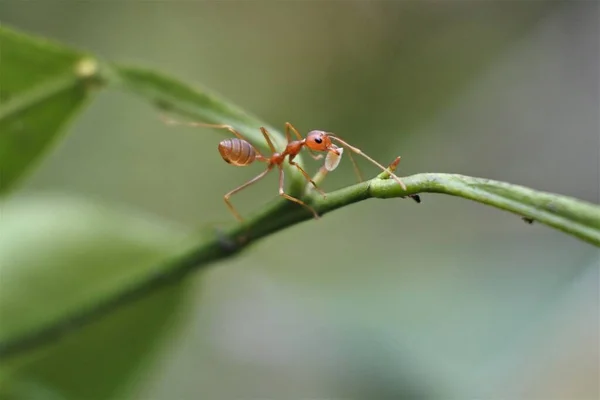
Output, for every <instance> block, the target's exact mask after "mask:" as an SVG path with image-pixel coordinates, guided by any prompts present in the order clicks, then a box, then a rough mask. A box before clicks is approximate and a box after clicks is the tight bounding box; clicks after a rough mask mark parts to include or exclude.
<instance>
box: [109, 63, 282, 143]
mask: <svg viewBox="0 0 600 400" xmlns="http://www.w3.org/2000/svg"><path fill="white" fill-rule="evenodd" d="M117 72H118V75H119V78H120V81H119V83H120V84H121V85H122V86H123V87H124V88H125V89H126V90H128V91H131V92H133V93H135V94H137V95H141V96H142V97H144V98H145V99H147V100H150V101H151V102H152V103H154V104H155V105H156V106H158V107H159V108H162V109H164V110H165V111H166V112H173V113H177V114H180V115H183V116H188V117H191V118H195V119H194V120H192V121H191V122H203V123H209V124H228V125H231V126H233V127H234V128H235V129H236V130H237V131H239V132H240V133H242V135H244V136H246V137H247V138H248V139H250V140H251V141H252V143H253V144H254V145H255V146H257V147H259V148H262V149H264V150H265V151H267V152H270V150H269V147H268V146H267V143H266V141H265V138H264V137H263V135H262V133H261V132H260V130H259V128H260V127H261V126H264V127H265V128H267V129H268V130H269V133H270V134H271V136H273V139H274V142H275V145H276V146H280V147H282V148H283V146H285V143H286V140H285V139H284V137H283V135H282V134H281V132H280V131H279V130H277V129H275V128H273V127H271V126H269V125H267V124H266V123H264V122H262V121H261V120H260V119H258V118H257V117H255V116H253V115H251V114H249V113H247V112H246V111H243V110H242V109H241V108H239V107H237V106H235V105H234V104H233V103H232V102H230V101H229V100H226V99H223V98H220V96H217V95H216V94H213V93H210V92H209V91H207V90H206V89H204V88H194V87H192V86H190V85H188V84H184V83H182V82H180V81H178V80H176V79H174V78H171V77H169V76H167V75H164V74H162V73H159V72H156V71H152V70H149V69H142V68H136V67H126V66H121V67H118V68H117ZM222 132H223V133H224V134H226V135H228V136H231V134H230V133H229V132H228V131H227V130H225V129H223V130H222Z"/></svg>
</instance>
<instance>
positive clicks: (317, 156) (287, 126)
mask: <svg viewBox="0 0 600 400" xmlns="http://www.w3.org/2000/svg"><path fill="white" fill-rule="evenodd" d="M290 130H291V131H292V132H294V135H296V137H297V138H298V140H304V138H303V137H302V135H300V133H299V132H298V130H297V129H296V128H295V127H294V125H292V124H290V123H289V122H286V123H285V137H286V138H287V141H288V143H289V142H291V141H292V135H290ZM306 149H307V150H308V152H309V153H310V156H311V157H312V158H314V159H315V160H320V159H321V158H323V154H315V152H314V151H312V150H311V149H310V148H308V147H307V148H306Z"/></svg>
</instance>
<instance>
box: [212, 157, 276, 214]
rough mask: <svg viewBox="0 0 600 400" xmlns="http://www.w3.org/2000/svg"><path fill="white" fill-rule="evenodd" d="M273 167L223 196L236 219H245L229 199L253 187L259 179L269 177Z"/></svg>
mask: <svg viewBox="0 0 600 400" xmlns="http://www.w3.org/2000/svg"><path fill="white" fill-rule="evenodd" d="M272 168H273V167H272V166H269V167H268V168H267V169H266V170H265V171H263V172H261V173H260V174H259V175H257V176H256V177H254V178H252V179H250V180H249V181H248V182H246V183H244V184H243V185H241V186H238V187H237V188H235V189H233V190H232V191H230V192H229V193H227V194H226V195H225V196H223V200H225V204H227V207H228V208H229V210H230V211H231V213H232V214H233V215H234V216H235V218H236V219H237V220H238V221H240V222H243V221H244V219H243V218H242V217H241V216H240V214H239V213H238V212H237V211H236V210H235V208H234V207H233V205H232V204H231V202H230V201H229V198H230V197H231V196H232V195H233V194H235V193H237V192H239V191H240V190H242V189H245V188H247V187H248V186H250V185H252V184H253V183H256V182H257V181H258V180H259V179H261V178H263V177H264V176H265V175H267V173H269V171H271V169H272Z"/></svg>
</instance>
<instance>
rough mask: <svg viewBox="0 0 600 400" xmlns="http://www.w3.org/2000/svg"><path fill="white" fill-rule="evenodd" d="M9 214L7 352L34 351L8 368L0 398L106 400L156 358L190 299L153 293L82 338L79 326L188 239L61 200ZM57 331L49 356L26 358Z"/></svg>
mask: <svg viewBox="0 0 600 400" xmlns="http://www.w3.org/2000/svg"><path fill="white" fill-rule="evenodd" d="M1 207H2V224H1V225H0V237H2V241H0V275H1V276H2V291H0V319H1V321H2V324H1V326H0V344H1V347H2V350H3V351H10V350H13V349H11V348H10V346H11V343H15V342H13V341H14V340H15V339H23V338H25V342H24V343H25V344H24V345H23V348H19V350H21V353H20V355H19V356H18V357H14V358H11V359H10V360H8V361H9V362H4V361H3V363H2V368H3V369H2V373H3V375H4V376H3V379H4V380H5V381H6V382H3V383H4V385H2V388H3V389H0V390H4V391H5V392H4V394H5V395H6V394H7V393H6V391H8V392H10V390H16V389H15V387H18V388H19V390H24V389H23V385H25V387H28V386H27V384H25V383H23V382H25V380H26V382H30V384H32V385H34V387H37V386H39V385H41V386H42V387H48V388H51V391H53V392H58V393H61V394H62V395H65V394H67V395H68V397H69V398H86V399H89V398H105V397H106V396H108V395H109V394H110V393H112V392H113V391H114V390H116V389H117V388H118V387H119V386H120V385H121V384H123V383H125V382H127V380H128V379H129V378H131V376H130V375H131V374H132V373H133V372H134V371H135V369H136V367H137V366H138V364H139V363H140V362H141V361H142V359H143V357H145V356H148V355H149V354H150V351H151V350H152V345H153V343H154V342H155V341H156V340H157V339H158V338H160V335H161V334H162V333H164V331H165V330H166V328H167V327H168V326H169V323H168V322H169V319H170V317H171V316H172V315H173V313H174V312H175V310H176V308H177V307H178V306H179V305H180V302H181V299H182V295H183V294H184V291H182V290H181V284H178V285H172V286H168V287H166V288H163V290H157V291H153V292H152V293H149V294H148V296H146V297H145V298H144V299H143V301H141V302H139V303H133V304H129V305H127V306H125V307H121V308H119V309H118V310H114V312H113V313H111V314H110V315H109V316H108V317H107V318H103V319H99V318H96V319H95V320H94V321H93V323H92V324H89V325H87V326H85V327H84V328H83V329H80V328H81V326H78V325H77V324H76V323H73V321H74V319H73V318H74V316H75V315H77V314H78V313H79V312H81V311H83V310H90V309H92V308H94V306H95V305H97V304H98V303H102V302H103V301H105V300H106V299H107V298H113V297H114V296H115V295H117V294H118V293H121V292H123V291H124V290H125V289H126V288H128V287H131V286H132V285H135V283H136V282H138V281H139V280H141V279H142V278H143V277H145V276H147V275H148V274H151V273H152V270H153V267H152V266H156V265H160V262H161V261H163V260H164V259H166V258H169V257H172V255H173V254H174V253H176V252H178V251H181V249H182V247H185V243H186V242H187V239H186V238H188V235H186V234H185V232H183V231H181V230H180V229H176V228H174V227H172V228H169V227H167V226H166V225H165V224H164V223H160V222H156V221H152V222H150V221H151V220H150V219H149V218H148V217H147V216H134V215H132V214H131V213H127V214H125V213H124V214H121V213H116V212H114V211H111V210H109V209H105V208H102V207H99V206H97V205H95V204H92V203H84V202H76V201H73V200H68V199H65V198H60V197H57V198H53V197H49V198H37V199H35V200H23V199H18V200H17V201H13V202H10V203H8V204H2V205H1ZM57 321H58V322H57ZM51 325H54V326H55V329H53V330H51V331H47V332H46V336H47V335H51V336H53V338H52V340H51V341H50V346H49V347H39V349H35V351H34V352H31V351H24V350H28V349H29V350H31V348H29V347H31V345H32V344H34V342H35V338H36V337H35V332H37V331H39V330H40V329H42V328H44V327H47V326H51ZM75 328H78V329H79V330H78V331H77V332H76V333H75V334H73V335H66V336H65V337H62V336H61V334H62V333H65V332H69V331H70V330H74V329H75ZM28 337H32V338H33V339H32V341H29V342H28V341H27V338H28ZM34 347H35V346H34ZM67 372H68V373H67ZM7 382H8V383H9V384H6V383H7ZM32 382H33V383H32Z"/></svg>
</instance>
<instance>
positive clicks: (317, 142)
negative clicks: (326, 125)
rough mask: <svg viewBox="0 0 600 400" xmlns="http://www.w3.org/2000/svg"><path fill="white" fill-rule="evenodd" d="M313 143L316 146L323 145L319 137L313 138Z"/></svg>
mask: <svg viewBox="0 0 600 400" xmlns="http://www.w3.org/2000/svg"><path fill="white" fill-rule="evenodd" d="M315 143H316V144H321V143H323V139H321V138H320V137H316V138H315Z"/></svg>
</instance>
